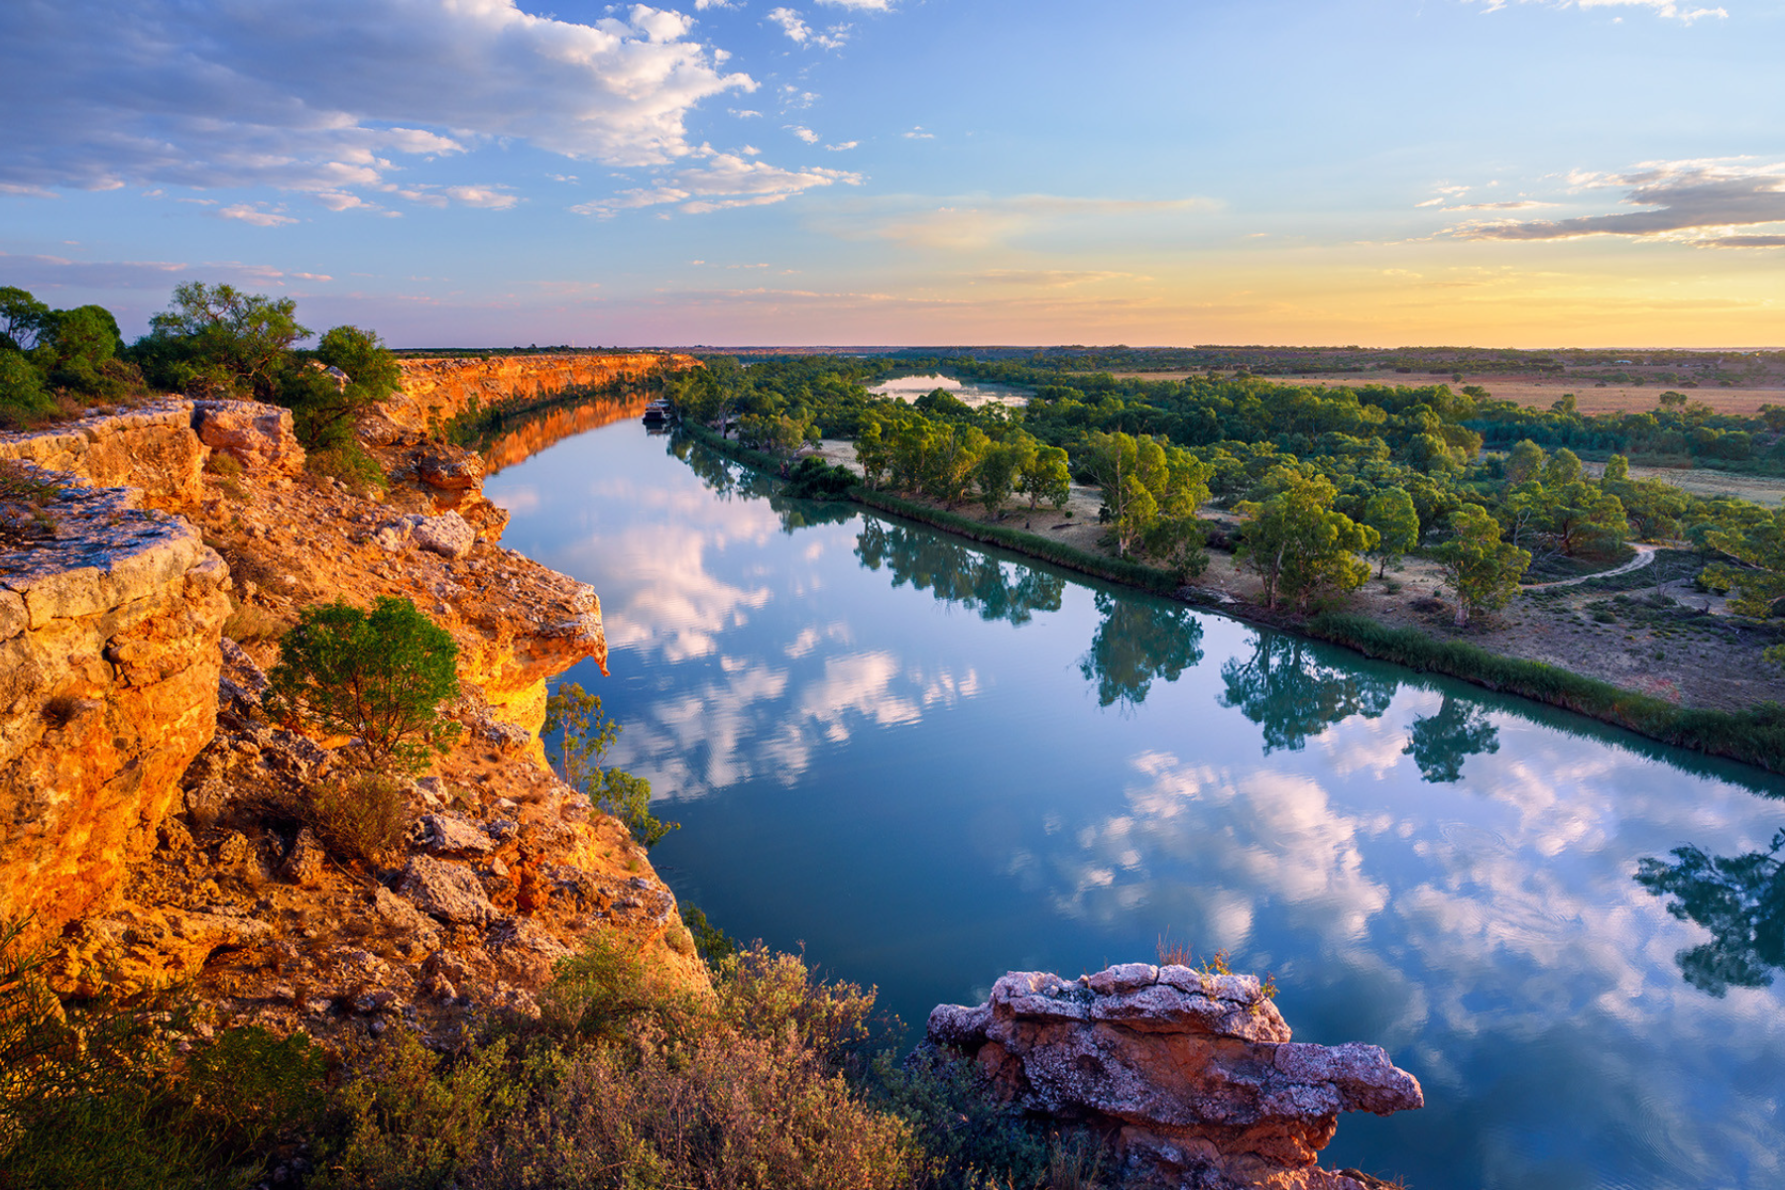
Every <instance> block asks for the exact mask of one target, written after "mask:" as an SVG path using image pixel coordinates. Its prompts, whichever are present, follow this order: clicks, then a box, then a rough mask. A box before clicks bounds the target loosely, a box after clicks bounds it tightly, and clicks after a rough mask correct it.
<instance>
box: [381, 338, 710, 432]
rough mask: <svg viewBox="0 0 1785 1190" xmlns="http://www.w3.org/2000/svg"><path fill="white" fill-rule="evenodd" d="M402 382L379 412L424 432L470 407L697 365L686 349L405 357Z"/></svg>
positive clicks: (507, 404)
mask: <svg viewBox="0 0 1785 1190" xmlns="http://www.w3.org/2000/svg"><path fill="white" fill-rule="evenodd" d="M402 365H403V387H402V391H401V392H399V393H398V394H397V395H396V396H395V397H393V398H391V400H389V401H387V402H386V403H385V407H384V415H385V417H387V418H388V419H389V420H390V421H391V422H392V423H394V424H396V425H397V426H400V427H402V428H403V429H406V430H416V431H427V430H430V429H434V428H436V427H440V426H444V425H446V424H447V423H448V422H450V421H452V420H453V419H454V418H456V417H460V416H463V415H465V414H467V413H471V414H475V413H479V412H481V413H490V412H494V411H497V410H501V409H514V408H524V407H525V406H528V405H536V404H539V403H541V402H543V401H549V400H551V399H553V398H554V397H557V396H561V395H565V394H568V393H572V392H575V391H577V390H579V389H581V390H596V389H605V388H608V387H609V386H613V385H615V384H626V383H638V382H640V381H643V380H644V379H645V378H646V377H648V376H650V375H651V374H652V373H654V372H657V371H659V370H660V369H667V370H671V371H679V370H681V369H684V368H694V367H699V366H700V364H699V361H697V360H696V359H695V358H694V357H693V356H691V355H682V354H679V353H675V352H657V351H615V352H593V351H577V352H563V353H558V354H551V355H491V356H487V357H478V356H464V357H459V356H453V357H443V358H439V359H405V360H403V361H402Z"/></svg>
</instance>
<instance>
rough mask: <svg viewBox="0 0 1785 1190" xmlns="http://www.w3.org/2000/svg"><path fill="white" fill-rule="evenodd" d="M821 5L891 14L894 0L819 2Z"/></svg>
mask: <svg viewBox="0 0 1785 1190" xmlns="http://www.w3.org/2000/svg"><path fill="white" fill-rule="evenodd" d="M818 3H820V4H834V5H836V6H837V7H838V8H854V9H858V10H860V11H863V12H891V11H892V0H818Z"/></svg>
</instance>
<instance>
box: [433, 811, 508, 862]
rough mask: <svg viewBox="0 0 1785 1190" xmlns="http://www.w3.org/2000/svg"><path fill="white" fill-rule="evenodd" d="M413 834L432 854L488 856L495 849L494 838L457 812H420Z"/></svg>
mask: <svg viewBox="0 0 1785 1190" xmlns="http://www.w3.org/2000/svg"><path fill="white" fill-rule="evenodd" d="M416 835H417V837H418V839H419V841H420V843H421V845H422V846H423V847H426V848H427V849H428V850H429V851H431V852H433V853H434V854H435V855H487V854H488V853H489V852H491V851H494V850H495V849H496V841H495V840H494V839H492V838H490V836H489V834H488V833H487V832H486V831H485V830H484V829H483V828H482V827H480V826H478V825H477V824H476V823H474V822H468V821H466V820H465V819H463V818H460V817H459V816H458V815H457V814H423V815H422V816H421V821H420V822H418V823H417V824H416Z"/></svg>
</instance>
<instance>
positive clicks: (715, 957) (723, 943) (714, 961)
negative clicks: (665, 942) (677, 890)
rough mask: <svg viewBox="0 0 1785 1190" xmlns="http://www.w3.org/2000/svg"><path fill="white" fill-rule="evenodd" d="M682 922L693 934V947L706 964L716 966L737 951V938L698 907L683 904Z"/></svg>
mask: <svg viewBox="0 0 1785 1190" xmlns="http://www.w3.org/2000/svg"><path fill="white" fill-rule="evenodd" d="M682 924H683V925H686V926H687V927H688V932H689V933H690V934H692V935H694V949H695V950H696V951H697V952H698V953H699V955H700V958H701V961H702V962H704V963H705V964H706V965H707V966H709V967H717V966H718V965H719V964H720V963H722V962H724V961H725V960H726V959H728V958H730V957H731V956H732V955H734V954H736V953H737V952H738V944H737V940H736V939H734V938H732V937H731V936H730V935H729V934H727V933H726V932H725V931H724V930H722V929H720V928H719V927H718V926H716V925H714V924H713V923H712V922H710V921H708V920H707V915H706V913H704V912H703V911H702V910H700V909H699V908H697V907H695V906H693V905H683V906H682Z"/></svg>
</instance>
